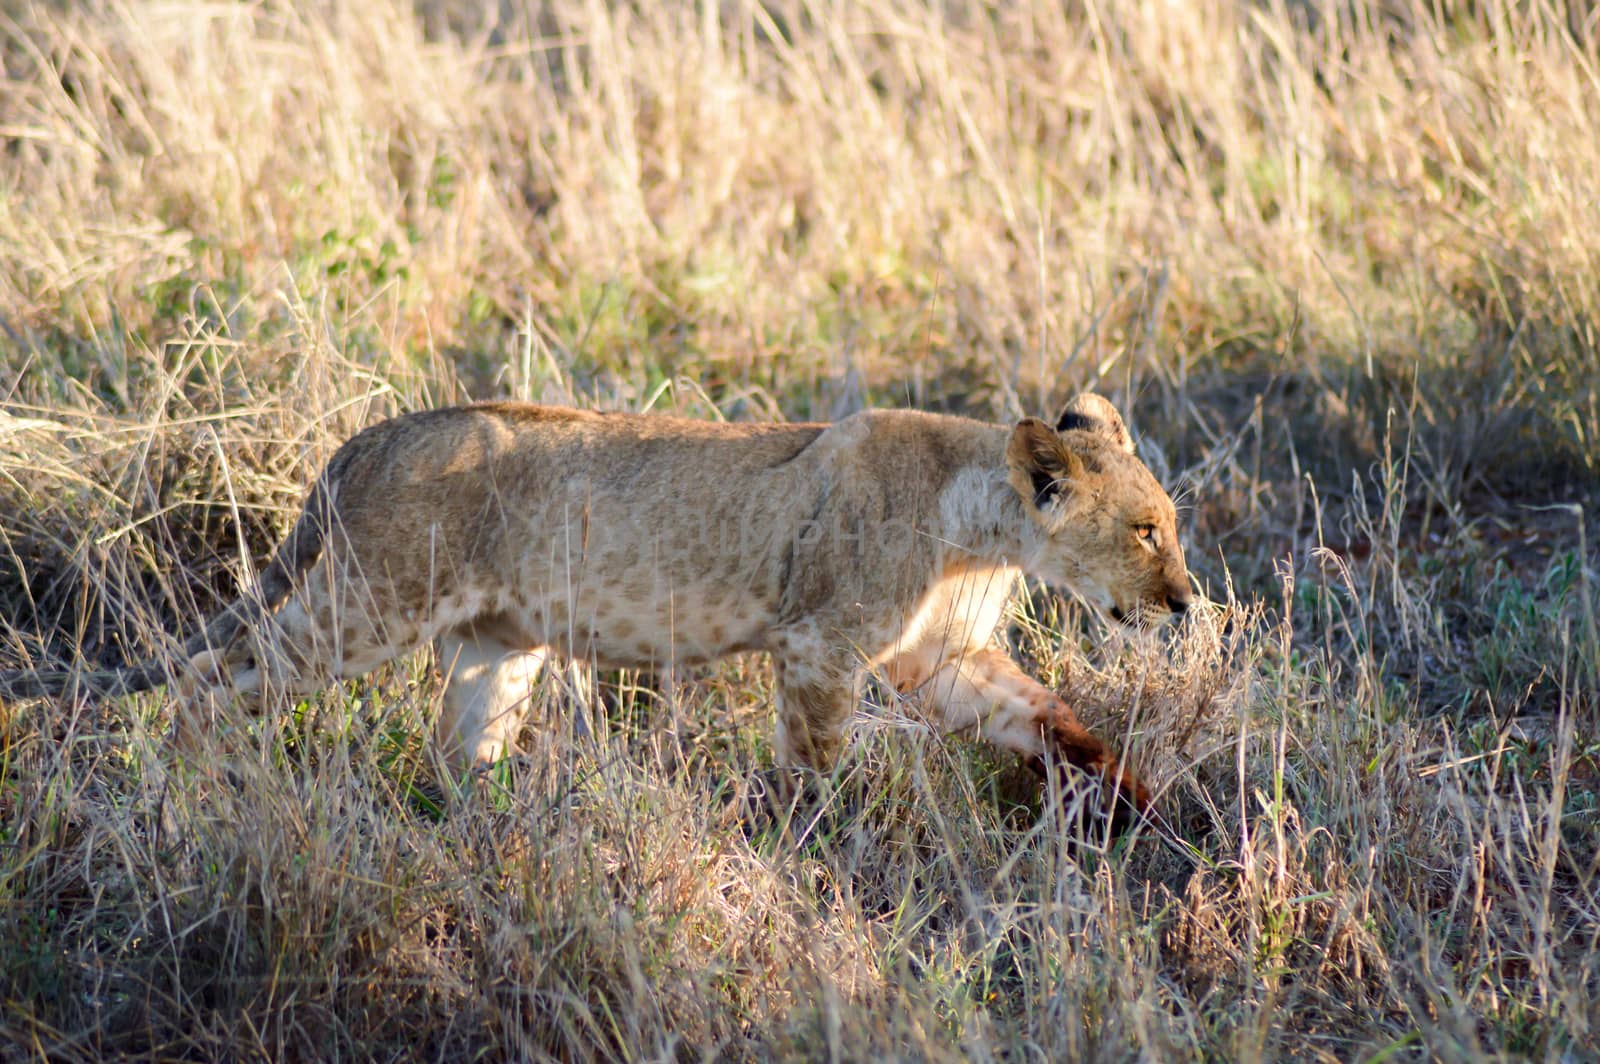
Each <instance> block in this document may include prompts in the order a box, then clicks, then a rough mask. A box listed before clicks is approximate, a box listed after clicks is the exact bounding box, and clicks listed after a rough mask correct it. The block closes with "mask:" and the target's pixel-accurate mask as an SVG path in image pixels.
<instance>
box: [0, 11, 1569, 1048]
mask: <svg viewBox="0 0 1600 1064" xmlns="http://www.w3.org/2000/svg"><path fill="white" fill-rule="evenodd" d="M5 11H6V14H5V16H4V17H3V18H0V63H3V64H4V68H5V74H6V77H7V89H6V92H5V93H3V94H0V545H3V547H4V549H3V550H0V666H3V667H8V668H10V667H17V666H27V665H41V666H52V667H79V666H83V667H99V666H104V665H106V664H108V663H114V662H117V661H121V660H124V659H126V658H129V657H134V658H137V657H141V656H143V655H146V654H149V653H154V652H157V651H160V650H162V649H163V648H164V647H166V646H168V645H169V644H168V643H166V642H164V640H165V638H166V637H165V636H164V635H163V633H167V632H173V633H182V634H186V633H187V632H189V631H192V630H193V628H194V626H195V625H197V624H198V623H200V619H201V618H202V617H204V616H205V615H206V613H207V612H208V611H209V610H211V609H213V608H215V607H216V605H217V604H218V603H219V602H220V601H223V600H224V599H225V598H226V597H228V596H229V595H231V594H232V593H233V592H234V591H235V589H236V588H237V586H238V583H239V581H240V580H242V579H247V578H248V576H249V574H250V573H251V572H252V571H253V569H254V568H255V567H256V566H259V565H260V564H261V563H262V561H263V559H264V558H265V557H266V553H267V551H268V550H269V549H270V546H271V544H272V542H273V541H274V539H275V537H277V536H278V535H281V534H282V532H283V531H284V530H285V529H286V527H287V525H288V522H289V521H290V520H291V519H292V516H293V513H294V510H295V507H296V506H297V504H298V502H299V499H300V496H301V492H302V490H303V488H304V486H305V484H306V483H307V481H308V480H309V478H310V477H311V476H312V474H313V473H314V472H315V470H316V469H317V468H318V467H319V466H320V464H321V463H322V462H323V461H324V460H325V459H326V458H327V457H328V455H329V454H330V453H331V452H332V449H333V448H334V447H335V446H337V444H338V443H339V441H340V440H342V439H343V438H344V437H346V436H347V435H349V434H350V433H351V432H353V431H354V430H355V429H357V428H358V427H360V426H362V425H364V424H368V423H370V422H371V421H373V420H375V419H377V418H379V417H382V416H384V415H386V414H390V413H394V412H398V411H401V410H408V409H415V408H420V407H425V406H431V405H438V404H442V403H447V402H453V401H458V400H464V399H467V398H469V397H470V398H482V397H493V396H514V397H521V398H533V399H542V400H547V401H560V402H567V403H574V404H577V405H582V406H591V407H597V408H606V409H646V408H649V409H661V410H674V411H677V412H680V413H687V414H691V415H694V416H699V417H706V418H719V417H720V418H740V419H775V418H788V419H797V418H830V417H834V416H838V415H840V414H843V413H847V412H850V411H852V410H855V409H858V408H860V407H862V406H865V405H873V406H901V405H909V406H918V407H923V408H927V409H937V410H951V411H959V412H963V413H968V414H973V415H976V416H981V417H986V418H991V419H995V420H1006V419H1014V418H1016V417H1018V416H1021V415H1024V414H1050V413H1053V412H1054V411H1055V410H1056V409H1057V408H1058V407H1059V405H1060V404H1061V402H1062V401H1063V400H1064V399H1066V398H1067V397H1068V396H1070V395H1072V394H1074V393H1075V392H1077V391H1079V390H1081V389H1083V388H1086V387H1093V388H1095V389H1097V390H1099V391H1101V392H1103V393H1105V394H1107V395H1109V396H1111V397H1112V398H1114V399H1115V400H1116V401H1117V402H1118V404H1119V405H1120V406H1121V407H1122V409H1123V410H1124V412H1125V413H1126V414H1127V416H1128V419H1129V421H1130V423H1131V424H1132V426H1133V428H1134V429H1135V431H1136V433H1137V434H1138V435H1139V437H1140V448H1141V454H1142V455H1143V456H1144V457H1145V458H1146V460H1147V461H1148V462H1149V463H1150V464H1151V466H1152V467H1153V468H1154V469H1156V471H1157V473H1158V475H1159V476H1161V477H1162V478H1163V479H1164V480H1165V481H1166V482H1167V483H1168V484H1169V485H1170V486H1171V487H1172V489H1173V490H1174V493H1175V495H1177V496H1178V497H1179V499H1180V513H1181V519H1180V524H1181V527H1182V531H1183V535H1184V537H1185V541H1186V549H1187V553H1188V558H1189V562H1190V566H1191V569H1192V570H1193V573H1194V576H1195V579H1196V583H1197V587H1198V588H1199V589H1200V590H1201V591H1203V592H1204V593H1205V595H1206V596H1207V597H1208V598H1209V599H1210V600H1211V601H1212V602H1213V603H1214V604H1215V608H1214V609H1211V610H1195V611H1191V618H1190V620H1189V621H1188V622H1186V623H1185V625H1183V626H1182V627H1181V628H1178V629H1175V630H1174V631H1173V632H1172V633H1170V634H1168V635H1166V636H1163V637H1161V638H1158V639H1154V640H1147V639H1141V638H1136V637H1130V636H1128V635H1126V634H1122V633H1115V632H1107V631H1106V630H1105V629H1104V628H1102V627H1101V626H1100V625H1099V624H1098V623H1097V622H1095V621H1093V620H1092V619H1091V618H1089V617H1087V616H1086V615H1085V613H1084V611H1083V610H1082V609H1081V608H1079V607H1078V606H1077V605H1075V604H1074V603H1073V602H1072V601H1071V599H1070V597H1064V596H1062V595H1060V594H1058V593H1056V592H1054V591H1052V590H1050V589H1045V588H1038V587H1034V588H1031V589H1030V593H1029V596H1028V598H1027V601H1026V602H1025V603H1024V604H1023V606H1022V608H1021V609H1020V610H1019V613H1018V616H1017V618H1016V620H1015V623H1014V624H1013V625H1012V626H1011V628H1010V631H1009V638H1010V641H1011V643H1012V646H1013V649H1014V651H1015V652H1016V653H1017V654H1018V655H1019V657H1020V658H1021V659H1023V660H1024V661H1026V662H1027V664H1028V666H1029V668H1030V669H1031V670H1033V671H1034V672H1035V673H1036V674H1037V675H1040V676H1041V677H1042V678H1043V679H1044V680H1045V681H1046V682H1047V683H1049V684H1051V685H1052V686H1055V687H1057V688H1059V689H1061V690H1062V691H1063V693H1064V694H1065V695H1066V696H1067V697H1068V698H1070V699H1071V700H1072V701H1073V703H1074V705H1075V706H1077V707H1078V708H1079V709H1080V712H1081V714H1082V715H1083V716H1084V718H1085V719H1086V720H1087V721H1088V722H1089V723H1091V724H1092V725H1094V726H1096V727H1098V728H1100V729H1102V731H1103V732H1104V733H1105V734H1107V735H1112V736H1116V737H1118V740H1119V741H1120V742H1121V743H1122V744H1123V745H1124V746H1125V747H1126V748H1127V749H1128V750H1130V751H1131V753H1132V755H1133V757H1134V758H1135V760H1136V761H1137V762H1138V763H1139V764H1140V765H1141V766H1142V767H1143V768H1144V770H1145V773H1146V775H1147V776H1148V777H1149V778H1150V779H1151V780H1152V782H1153V783H1154V784H1155V785H1156V787H1157V788H1158V790H1159V793H1160V797H1159V806H1160V810H1161V817H1160V819H1159V820H1158V821H1157V822H1155V823H1152V824H1151V825H1148V826H1146V827H1145V828H1144V829H1142V830H1141V831H1140V832H1138V833H1136V834H1135V835H1133V836H1131V837H1129V838H1126V839H1123V840H1115V841H1113V840H1107V839H1105V838H1103V837H1100V836H1095V835H1092V834H1091V835H1088V836H1084V835H1082V834H1080V833H1076V832H1075V831H1074V830H1073V828H1072V825H1071V823H1070V818H1059V817H1057V816H1056V815H1055V814H1054V813H1052V812H1048V811H1045V810H1047V809H1048V807H1049V803H1048V802H1046V803H1043V805H1042V804H1041V799H1040V797H1039V796H1038V794H1037V793H1036V790H1035V788H1034V786H1033V782H1032V777H1031V776H1029V775H1028V774H1027V773H1026V772H1025V771H1023V770H1020V769H1019V768H1018V767H1017V766H1016V765H1015V764H1013V763H1011V762H1009V761H1006V760H1004V759H1002V758H998V757H995V756H993V755H991V754H988V753H986V752H984V751H983V750H982V749H980V748H978V747H973V746H967V745H963V744H959V743H954V742H951V743H946V742H942V741H940V740H938V739H937V738H935V737H933V736H930V735H927V734H925V733H924V732H923V731H922V730H920V729H919V728H918V727H916V726H915V725H914V724H913V723H912V722H910V721H909V720H908V718H907V717H906V716H904V715H903V714H900V713H897V712H896V709H895V706H894V705H893V700H892V698H890V697H889V696H888V695H887V694H885V693H884V692H882V691H878V690H874V691H870V692H869V693H868V695H869V697H868V699H867V701H866V702H865V703H864V704H863V706H862V708H861V712H860V713H859V714H858V719H857V721H856V726H855V728H854V730H853V733H852V735H853V738H852V743H851V748H850V750H849V752H848V755H847V757H846V760H845V764H844V767H843V768H842V770H841V773H840V775H839V777H838V778H837V779H836V780H834V781H832V785H831V796H829V797H827V798H826V799H825V800H823V801H821V802H820V804H817V805H814V806H811V807H808V808H807V809H806V810H804V811H803V813H802V816H801V817H800V818H799V819H798V820H797V821H795V822H793V823H787V824H786V823H784V822H783V821H782V819H781V818H779V819H772V818H763V817H759V816H752V815H749V814H748V808H749V803H748V802H747V801H746V800H745V798H744V796H743V795H742V790H743V789H744V788H745V787H747V785H748V783H749V781H751V780H752V779H760V778H761V776H760V773H761V772H762V770H765V769H767V768H769V767H770V764H771V747H770V738H769V736H770V721H771V717H770V700H771V675H770V670H769V667H768V665H767V663H766V662H765V661H764V660H762V659H760V658H756V657H752V658H747V659H739V660H735V661H732V662H729V663H725V664H723V665H720V666H717V667H715V668H709V669H699V670H683V671H679V672H676V673H672V674H665V675H656V676H640V675H634V674H604V675H601V676H600V677H599V678H598V679H599V689H598V691H594V690H591V689H590V687H589V684H588V682H587V680H586V679H585V677H584V676H583V675H582V674H581V673H567V672H563V673H559V674H556V675H554V676H552V677H550V678H549V679H548V680H547V681H546V682H545V683H544V685H543V686H542V687H541V689H540V691H539V695H538V698H539V705H540V710H541V713H540V716H541V717H542V720H543V724H542V726H541V727H539V728H536V729H533V730H532V731H530V733H529V734H528V736H527V737H526V738H527V745H528V747H529V749H528V753H527V756H526V757H525V758H523V759H522V760H520V761H519V762H517V763H515V764H510V765H506V766H503V767H502V768H501V769H500V770H498V771H497V772H496V773H494V774H493V775H491V776H490V777H487V778H483V779H479V780H476V781H469V782H467V783H466V784H465V785H463V786H460V787H455V786H451V785H446V784H443V783H441V782H440V781H439V780H438V779H437V778H436V776H435V774H434V772H433V770H432V766H431V765H430V763H429V761H428V756H427V750H426V747H425V745H424V744H423V742H422V740H421V737H422V736H423V735H425V734H426V731H427V722H428V720H429V717H430V714H431V713H432V711H433V708H434V705H435V701H436V699H437V694H438V691H437V682H436V679H435V677H434V675H433V671H432V664H433V663H432V662H431V661H429V660H428V659H427V657H426V656H425V655H424V656H419V657H418V658H416V659H411V660H407V661H406V662H404V663H402V664H400V665H398V666H396V667H394V668H391V669H388V670H385V671H384V672H382V673H380V674H378V675H375V676H372V677H370V678H368V679H367V680H364V681H362V682H359V683H353V684H350V685H348V686H347V687H344V688H340V689H337V690H332V691H329V692H327V693H326V694H324V695H323V696H321V697H319V698H317V699H315V700H313V701H311V702H308V703H305V704H302V705H298V706H294V707H284V710H285V712H284V713H283V714H282V715H280V716H277V717H273V718H270V719H267V720H263V721H261V722H259V723H258V724H257V725H255V726H254V728H253V730H251V731H249V732H248V734H245V735H242V736H238V737H236V740H235V743H234V745H233V747H232V748H231V749H230V750H229V752H228V753H227V754H226V755H222V754H218V755H217V760H218V761H219V762H223V763H225V765H226V769H227V771H226V773H224V774H222V775H221V777H220V778H218V777H216V776H206V775H204V774H201V773H197V772H195V771H194V769H193V766H185V765H182V764H179V763H177V762H176V761H175V760H174V758H173V755H172V754H171V752H170V751H169V750H168V749H167V748H166V747H165V746H164V745H163V739H164V735H165V729H166V726H167V723H168V715H169V713H170V709H171V706H170V703H169V701H168V700H167V698H166V697H165V695H164V694H163V693H162V692H154V693H150V694H146V695H141V696H137V697H133V698H124V699H115V700H112V701H109V702H103V703H91V702H88V701H87V700H82V699H77V698H68V699H66V700H65V701H53V702H39V701H21V702H15V703H10V704H7V705H5V706H4V708H3V710H0V1002H3V1007H0V1045H4V1046H6V1047H7V1052H6V1054H5V1055H6V1056H7V1057H11V1056H15V1057H19V1058H20V1057H29V1056H38V1057H43V1056H51V1057H55V1058H60V1059H100V1058H102V1057H105V1056H109V1055H136V1056H138V1055H144V1056H151V1057H162V1058H167V1057H191V1058H203V1059H215V1058H220V1057H246V1056H251V1055H257V1054H259V1055H263V1056H268V1057H272V1058H296V1057H298V1058H305V1057H318V1058H322V1057H333V1056H338V1057H356V1058H369V1057H377V1058H405V1059H411V1058H415V1057H428V1058H442V1059H458V1058H468V1057H475V1056H477V1055H480V1054H484V1053H487V1054H489V1055H493V1056H512V1057H519V1058H520V1057H528V1058H538V1057H550V1058H557V1059H575V1058H590V1057H625V1058H630V1059H632V1058H661V1057H671V1058H674V1059H696V1058H717V1059H722V1058H727V1059H773V1058H791V1057H792V1058H804V1059H818V1058H820V1057H822V1056H823V1055H827V1056H829V1057H830V1058H833V1059H849V1060H855V1059H863V1058H869V1057H870V1058H876V1059H915V1060H956V1059H968V1058H977V1059H994V1058H1001V1057H1004V1058H1005V1059H1010V1060H1017V1059H1028V1060H1033V1059H1039V1060H1046V1059H1101V1058H1110V1059H1130V1060H1133V1059H1139V1060H1143V1059H1170V1058H1190V1059H1225V1060H1264V1059H1279V1058H1285V1057H1293V1058H1299V1059H1328V1060H1348V1059H1379V1058H1381V1059H1441V1060H1455V1059H1472V1060H1477V1059H1484V1058H1496V1057H1503V1058H1509V1059H1522V1058H1528V1059H1573V1060H1576V1059H1585V1058H1588V1057H1590V1056H1593V1055H1595V1053H1596V1052H1597V1050H1596V1046H1597V1044H1600V1006H1597V1005H1596V1002H1597V1001H1600V975H1597V973H1600V937H1597V936H1600V932H1597V930H1596V928H1597V924H1596V916H1595V914H1596V912H1597V911H1600V881H1597V874H1600V823H1597V821H1600V745H1597V739H1596V736H1597V735H1600V634H1597V616H1600V587H1597V569H1600V528H1597V527H1596V526H1597V521H1596V519H1595V516H1594V515H1595V514H1596V513H1600V507H1597V505H1596V504H1597V502H1600V334H1597V332H1596V329H1597V325H1596V323H1597V321H1600V315H1597V311H1600V149H1597V147H1596V145H1600V84H1597V75H1596V65H1595V59H1594V56H1595V54H1596V47H1597V42H1600V28H1597V26H1596V23H1595V21H1594V19H1593V17H1592V16H1587V15H1585V14H1583V10H1582V9H1581V8H1574V9H1573V10H1572V11H1571V12H1567V11H1565V10H1564V9H1561V8H1557V7H1553V6H1551V5H1549V4H1547V3H1543V2H1534V3H1523V4H1516V5H1511V4H1505V3H1500V2H1487V3H1478V4H1471V5H1465V4H1463V5H1454V4H1433V3H1423V2H1421V0H1416V2H1405V0H1402V2H1398V3H1381V4H1380V3H1366V2H1354V3H1349V4H1338V5H1336V4H1307V3H1285V4H1274V3H1266V4H1249V3H1241V2H1223V0H1195V2H1193V3H1187V4H1169V3H1158V2H1155V0H1150V2H1139V3H1130V4H1119V5H1114V6H1113V5H1100V4H1094V5H1088V6H1086V7H1082V8H1074V9H1073V10H1071V11H1070V12H1065V13H1064V12H1062V11H1061V10H1059V9H1058V7H1057V5H1054V4H1047V3H1044V2H1042V0H1040V2H1037V3H1035V2H1024V3H1017V4H1010V5H977V4H971V5H969V4H959V3H956V4H934V3H927V2H924V0H857V2H847V0H818V2H815V3H805V4H800V3H794V4H787V3H775V4H770V5H758V4H722V5H705V6H702V7H699V8H691V7H690V6H688V5H679V6H671V7H668V8H666V9H664V10H663V9H659V8H658V7H657V6H655V5H638V6H606V5H602V4H598V3H596V4H577V3H553V4H548V5H530V6H529V7H528V8H527V9H526V10H525V13H524V11H523V10H521V9H517V6H516V5H505V4H502V5H499V6H495V5H477V4H463V5H459V6H453V5H446V4H440V3H432V2H429V0H422V2H421V3H419V4H418V5H417V6H415V7H409V6H405V5H394V4H389V3H373V4H363V5H310V6H307V7H302V6H300V5H289V4H278V3H270V2H269V3H264V4H254V5H236V6H235V5H216V4H202V3H197V2H191V0H174V2H169V3H161V4H146V3H124V4H99V3H97V4H90V5H86V6H83V7H81V8H79V7H73V6H69V5H35V6H29V7H22V6H18V5H10V6H8V7H7V8H6V9H5ZM1194 614H1198V616H1193V615H1194Z"/></svg>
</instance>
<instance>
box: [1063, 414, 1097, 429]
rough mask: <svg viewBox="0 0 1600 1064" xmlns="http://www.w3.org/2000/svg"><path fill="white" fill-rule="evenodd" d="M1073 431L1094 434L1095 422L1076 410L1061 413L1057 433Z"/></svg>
mask: <svg viewBox="0 0 1600 1064" xmlns="http://www.w3.org/2000/svg"><path fill="white" fill-rule="evenodd" d="M1073 429H1082V430H1084V431H1086V432H1093V431H1094V429H1095V420H1094V419H1093V418H1091V417H1089V416H1088V415H1087V414H1080V413H1078V412H1077V411H1076V410H1063V411H1062V412H1061V420H1060V421H1058V422H1056V431H1057V432H1071V431H1072V430H1073Z"/></svg>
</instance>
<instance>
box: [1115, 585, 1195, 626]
mask: <svg viewBox="0 0 1600 1064" xmlns="http://www.w3.org/2000/svg"><path fill="white" fill-rule="evenodd" d="M1191 601H1193V600H1192V599H1191V597H1190V595H1189V593H1188V592H1187V591H1185V592H1183V593H1182V594H1176V593H1173V592H1168V593H1167V595H1166V598H1165V600H1164V601H1162V600H1148V601H1145V602H1141V603H1139V604H1138V605H1137V606H1135V607H1133V609H1131V610H1124V609H1122V608H1121V607H1120V606H1112V607H1111V616H1112V619H1113V620H1117V621H1120V622H1121V623H1123V624H1125V625H1127V626H1129V627H1131V628H1159V627H1161V626H1162V625H1163V624H1166V623H1168V622H1169V621H1175V620H1177V619H1178V618H1180V617H1182V616H1183V615H1184V614H1185V613H1187V612H1188V611H1189V603H1190V602H1191Z"/></svg>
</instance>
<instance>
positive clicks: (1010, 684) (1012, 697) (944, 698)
mask: <svg viewBox="0 0 1600 1064" xmlns="http://www.w3.org/2000/svg"><path fill="white" fill-rule="evenodd" d="M911 697H912V699H913V700H914V701H915V702H916V703H917V705H918V706H919V707H920V708H921V709H922V710H923V711H924V712H925V713H927V714H928V716H929V717H930V718H931V719H932V720H933V721H934V723H935V724H937V725H938V726H939V727H940V728H941V729H942V730H943V731H945V732H966V733H975V734H977V735H980V736H981V737H983V738H984V739H987V740H989V741H990V742H992V743H994V744H996V745H998V746H1002V747H1004V748H1006V749H1007V750H1015V751H1016V752H1017V753H1019V754H1022V755H1023V756H1024V757H1026V758H1027V759H1028V761H1029V764H1031V765H1032V766H1033V767H1035V768H1036V769H1038V770H1040V771H1043V769H1044V767H1045V764H1046V755H1047V754H1048V755H1050V756H1051V757H1053V758H1055V759H1056V761H1057V762H1064V763H1066V764H1068V765H1072V766H1074V767H1076V768H1079V769H1082V770H1084V771H1086V772H1091V773H1093V774H1095V775H1098V776H1100V777H1102V778H1103V779H1105V780H1106V782H1108V783H1110V784H1112V785H1113V786H1114V787H1115V792H1114V793H1115V796H1116V797H1115V798H1114V799H1113V804H1112V810H1111V813H1112V818H1113V822H1114V826H1116V827H1117V828H1118V829H1119V830H1120V829H1121V828H1122V827H1123V826H1124V825H1125V823H1126V821H1127V819H1128V818H1129V815H1130V814H1131V813H1132V812H1133V811H1134V810H1137V811H1139V812H1143V811H1145V810H1146V809H1148V808H1149V806H1150V792H1149V790H1147V789H1146V788H1145V786H1144V784H1143V783H1141V782H1139V779H1138V777H1137V776H1135V775H1134V773H1133V772H1132V771H1131V770H1130V769H1128V768H1127V767H1126V766H1125V765H1124V764H1123V763H1122V761H1121V759H1120V758H1119V757H1118V756H1117V755H1116V754H1115V753H1114V752H1113V751H1112V750H1111V748H1110V747H1108V746H1107V745H1106V744H1105V743H1103V742H1101V741H1100V739H1099V738H1097V737H1096V736H1095V735H1094V734H1093V733H1091V732H1090V731H1089V730H1088V729H1087V728H1085V727H1084V726H1083V725H1082V723H1080V722H1079V720H1078V717H1077V714H1075V713H1073V712H1072V708H1071V707H1070V706H1068V705H1067V704H1066V703H1065V702H1063V701H1062V700H1061V698H1060V697H1059V696H1058V695H1056V694H1055V692H1053V691H1051V690H1050V689H1049V688H1047V687H1045V686H1044V685H1043V684H1041V683H1039V682H1038V681H1037V680H1034V679H1033V678H1032V677H1030V676H1028V675H1027V674H1026V673H1024V672H1023V671H1022V670H1021V669H1020V668H1018V667H1017V665H1016V663H1015V662H1013V661H1012V660H1011V658H1010V656H1009V655H1007V654H1006V653H1005V651H1003V650H1001V649H1000V648H999V647H984V648H982V649H979V650H971V651H968V652H967V653H966V654H965V655H963V656H962V657H960V658H959V659H956V660H953V661H949V662H946V663H945V664H943V665H942V666H940V667H939V668H938V669H937V670H936V671H935V672H934V674H933V675H932V676H931V677H929V678H928V679H927V680H926V681H925V682H924V683H923V684H922V685H921V686H920V687H918V688H917V689H916V690H915V691H913V692H912V694H911ZM1129 806H1131V807H1132V808H1131V809H1130V808H1129Z"/></svg>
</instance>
